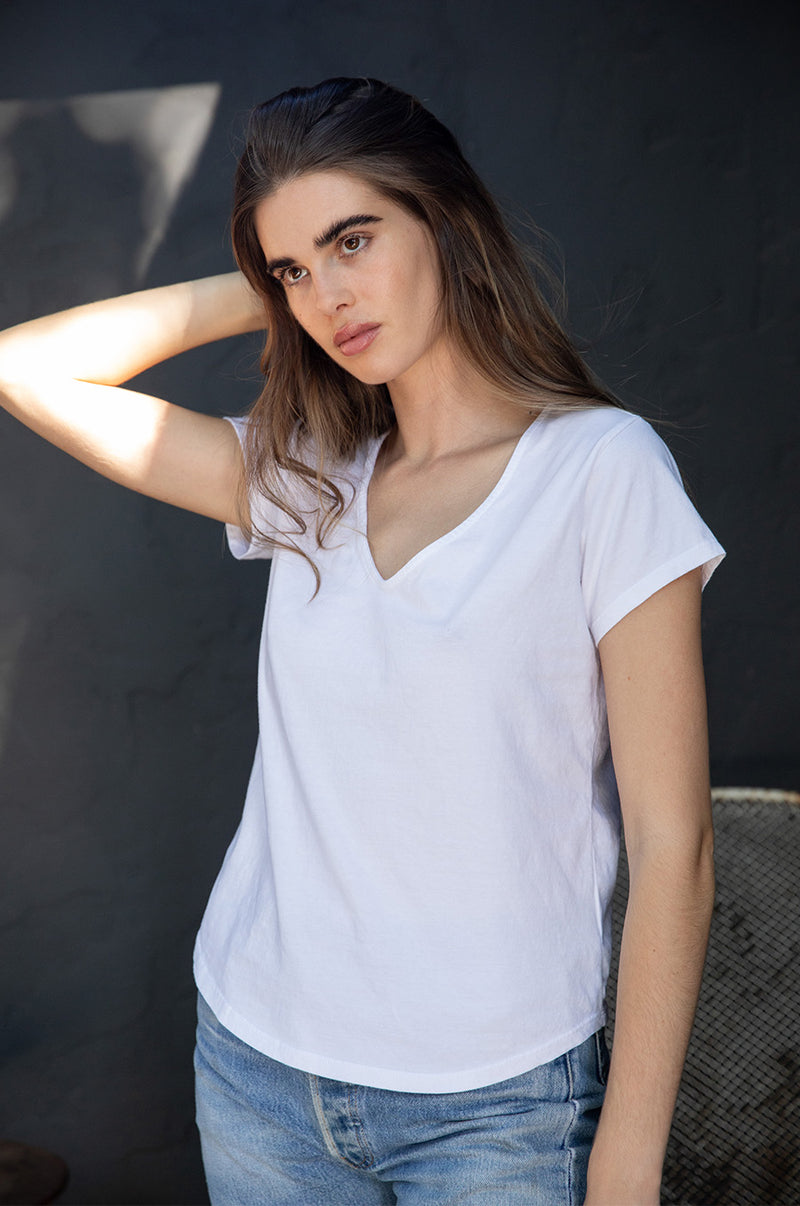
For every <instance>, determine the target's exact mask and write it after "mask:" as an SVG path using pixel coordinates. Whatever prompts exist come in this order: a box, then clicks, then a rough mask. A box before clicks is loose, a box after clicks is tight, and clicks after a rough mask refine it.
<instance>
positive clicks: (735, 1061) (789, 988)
mask: <svg viewBox="0 0 800 1206" xmlns="http://www.w3.org/2000/svg"><path fill="white" fill-rule="evenodd" d="M715 797H716V798H715V801H714V821H715V828H716V866H717V899H716V904H715V907H714V920H713V923H712V928H711V940H710V945H709V954H708V961H707V964H706V973H705V978H704V981H703V989H702V992H701V996H700V1004H699V1008H698V1012H697V1020H696V1023H695V1028H694V1032H693V1035H692V1041H691V1045H690V1049H689V1057H688V1059H687V1063H686V1070H685V1073H684V1077H683V1082H682V1085H681V1091H680V1094H679V1098H678V1105H677V1109H676V1112H675V1120H674V1124H673V1128H672V1134H671V1137H670V1143H669V1148H668V1152H667V1161H666V1167H665V1179H664V1186H663V1190H662V1194H663V1197H662V1200H663V1201H664V1202H667V1203H684V1204H690V1206H723V1204H725V1206H728V1204H729V1206H747V1204H748V1203H763V1204H767V1203H768V1204H769V1206H780V1204H784V1203H785V1204H786V1206H789V1204H791V1206H797V1204H798V1203H800V974H798V968H800V804H798V797H797V796H796V795H792V794H789V793H777V792H773V793H758V792H753V794H752V795H750V796H749V797H748V796H743V795H742V793H741V791H739V792H737V793H735V798H733V797H727V798H726V797H725V796H724V795H721V793H720V792H719V791H718V792H715ZM627 883H628V877H627V867H626V865H625V859H624V855H623V857H622V859H621V860H620V871H619V877H618V880H617V889H616V893H615V896H614V958H613V962H612V969H611V977H610V979H609V1015H610V1018H609V1032H610V1035H611V1037H612V1041H613V1001H614V996H615V993H616V981H617V957H618V951H619V940H620V934H621V929H622V919H623V916H624V910H625V901H626V899H627Z"/></svg>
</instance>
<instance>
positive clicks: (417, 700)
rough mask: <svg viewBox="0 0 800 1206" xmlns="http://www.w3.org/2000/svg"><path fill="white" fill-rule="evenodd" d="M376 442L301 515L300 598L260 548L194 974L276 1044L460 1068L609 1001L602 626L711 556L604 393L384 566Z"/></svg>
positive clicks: (506, 1052) (644, 442)
mask: <svg viewBox="0 0 800 1206" xmlns="http://www.w3.org/2000/svg"><path fill="white" fill-rule="evenodd" d="M379 446H380V441H377V440H376V441H374V442H372V443H371V444H369V445H368V446H367V447H366V448H365V449H364V451H363V454H362V455H361V456H360V457H359V458H358V459H357V461H356V462H355V463H354V464H353V465H352V466H350V467H349V468H348V470H347V471H346V472H344V473H343V475H342V476H343V477H345V478H346V479H347V482H349V483H351V485H352V489H353V491H354V501H353V503H352V506H351V507H350V510H349V511H348V513H347V515H346V516H345V519H344V520H343V521H342V522H341V523H340V524H339V526H338V528H337V529H336V534H335V537H334V539H333V541H332V542H331V547H330V548H329V549H326V550H319V549H316V548H314V547H313V524H312V534H311V535H310V536H309V537H307V538H306V539H307V541H308V543H307V544H306V545H305V546H304V547H307V548H308V551H309V552H310V553H311V554H312V556H313V557H314V559H315V561H316V564H317V566H318V567H319V571H320V575H321V586H320V589H319V592H318V593H317V594H316V596H314V597H312V596H313V592H314V577H313V574H312V572H311V569H310V568H309V566H308V564H307V563H306V562H305V561H304V560H303V559H302V558H301V557H299V556H298V555H297V554H296V553H290V552H283V551H278V552H277V553H276V554H275V556H274V560H273V565H272V571H271V580H270V585H269V592H268V598H267V605H266V613H265V617H264V631H263V637H262V644H261V651H260V662H259V673H258V704H259V718H260V738H259V743H258V748H257V751H256V756H255V763H254V766H253V772H252V778H251V780H250V785H249V789H248V793H247V800H246V804H245V809H244V815H243V818H242V822H241V825H240V827H239V830H238V831H237V833H236V836H235V837H234V840H233V842H232V844H231V846H230V849H229V850H228V853H227V856H226V858H225V862H224V865H223V868H222V871H221V873H220V876H219V878H218V880H217V883H216V885H215V887H214V890H213V893H212V895H211V899H210V902H209V905H208V909H207V911H206V914H205V918H204V920H203V924H202V928H201V931H200V934H199V937H198V941H197V947H196V975H197V982H198V986H199V988H200V991H201V992H202V994H203V996H204V997H205V998H206V1000H207V1001H208V1002H209V1004H210V1005H211V1007H212V1009H213V1010H214V1012H215V1013H216V1014H217V1016H218V1017H219V1019H220V1020H221V1021H222V1022H223V1024H224V1025H225V1026H227V1027H228V1028H229V1029H230V1030H231V1031H233V1033H234V1034H236V1035H238V1036H239V1038H241V1039H243V1040H244V1041H245V1042H246V1043H249V1044H250V1045H251V1046H253V1047H255V1048H257V1049H258V1050H259V1051H262V1052H264V1053H265V1054H267V1055H269V1056H271V1057H272V1058H274V1059H277V1060H281V1061H282V1062H284V1063H287V1064H290V1065H292V1066H294V1067H297V1068H300V1069H303V1070H305V1071H308V1072H312V1073H316V1074H318V1075H321V1076H327V1077H333V1078H334V1079H338V1080H343V1081H348V1082H353V1083H357V1084H366V1085H375V1086H378V1087H381V1088H387V1089H395V1090H406V1091H418V1092H456V1091H461V1090H466V1089H472V1088H477V1087H480V1086H483V1085H487V1084H491V1083H494V1082H496V1081H499V1080H503V1079H506V1078H508V1077H512V1076H516V1075H519V1074H520V1073H522V1072H524V1071H526V1070H528V1069H529V1068H532V1067H534V1066H536V1065H538V1064H541V1063H543V1062H545V1061H547V1060H550V1059H552V1058H554V1057H555V1056H557V1055H559V1054H561V1053H563V1052H564V1051H566V1050H568V1049H569V1048H570V1047H572V1046H574V1045H575V1044H577V1043H579V1042H581V1041H582V1040H583V1039H585V1038H586V1037H588V1036H589V1035H590V1034H591V1033H593V1031H595V1030H596V1029H597V1028H598V1027H599V1026H600V1025H601V1024H602V1023H603V1020H604V989H605V980H606V975H607V972H608V965H609V951H610V930H609V915H608V914H609V898H610V895H611V892H612V888H613V884H614V879H615V872H616V862H617V851H618V833H619V820H618V800H617V794H616V788H615V783H614V777H613V770H612V766H611V762H610V757H609V749H608V732H607V725H606V713H605V703H604V695H603V690H602V683H601V678H600V673H599V662H598V655H597V647H596V646H597V642H598V641H599V640H600V638H601V637H602V636H603V635H604V633H606V632H607V631H608V630H609V629H610V628H611V627H612V626H613V625H614V624H616V623H617V622H618V621H619V620H620V619H621V618H622V617H623V616H624V615H626V613H627V612H629V611H631V610H632V608H634V607H636V606H637V605H638V604H640V603H642V602H643V601H644V600H645V599H646V598H647V597H648V596H650V595H651V594H653V593H654V592H655V591H657V590H659V588H660V587H662V586H664V585H666V584H667V583H668V582H670V581H671V580H673V579H675V578H677V577H679V576H680V575H681V574H684V573H686V572H687V571H689V570H691V569H693V568H695V567H697V566H700V565H702V566H703V567H704V569H703V574H704V580H707V579H708V577H709V576H710V574H711V572H712V570H713V569H714V567H715V566H716V565H717V563H718V562H719V561H720V560H721V559H722V556H723V555H724V554H723V550H722V549H721V547H720V545H719V544H718V543H717V541H716V540H715V539H714V537H713V536H712V535H711V533H710V532H709V531H708V529H707V528H706V526H705V525H704V523H703V522H702V520H701V519H700V518H699V516H698V515H697V513H696V511H695V509H694V507H693V506H692V505H691V503H690V502H689V500H688V499H687V497H686V494H685V492H684V490H683V487H682V485H681V482H680V478H679V475H678V472H677V470H676V467H675V464H674V462H673V460H672V457H671V456H670V454H669V452H668V451H667V449H666V447H665V446H664V444H663V443H662V441H661V440H660V439H659V438H658V437H657V436H656V435H655V433H654V432H653V431H652V429H651V428H650V427H649V426H648V425H647V424H646V423H645V422H644V421H643V420H641V419H639V418H637V417H635V416H632V415H629V414H627V413H626V412H622V411H618V410H614V409H611V408H598V409H592V410H580V411H575V412H572V413H566V414H549V413H545V414H544V415H542V416H540V417H539V418H538V419H537V420H536V421H535V422H534V423H533V424H532V426H531V427H530V428H529V429H528V430H527V431H526V432H525V434H524V435H523V436H522V438H521V439H520V441H519V443H518V445H517V447H516V449H515V451H514V453H513V455H512V457H511V460H510V461H509V463H508V466H507V468H506V470H505V472H504V473H503V476H502V478H501V479H500V481H499V483H498V484H497V486H496V487H495V489H494V490H493V491H492V492H491V494H490V495H489V497H488V498H487V499H486V500H485V502H483V503H482V504H481V506H479V507H478V508H477V510H476V511H475V512H474V513H473V514H472V515H470V516H469V518H468V519H466V520H465V521H464V522H463V523H461V524H459V526H458V527H457V528H455V529H454V530H453V531H451V532H449V533H448V534H447V535H446V536H443V537H442V538H441V539H439V540H437V541H435V542H434V543H433V544H431V545H429V546H428V547H427V548H425V549H423V550H422V551H421V552H420V553H418V554H417V556H415V557H414V558H413V559H412V560H411V561H409V562H408V564H406V565H405V566H404V567H403V568H402V569H401V570H400V571H399V572H398V573H397V574H395V575H394V577H392V578H390V579H389V580H384V579H382V578H381V577H380V575H379V574H378V572H377V570H376V568H375V565H374V563H373V561H372V557H371V555H370V550H369V545H368V542H367V538H366V519H367V511H366V493H367V486H368V483H369V478H370V475H371V473H372V469H373V466H374V464H375V459H376V456H377V453H378V449H379ZM252 501H253V506H254V509H255V513H256V515H257V517H258V518H259V520H260V522H261V524H262V525H263V526H264V527H267V528H269V527H270V526H271V525H275V524H277V525H279V524H280V522H281V515H280V512H278V511H277V510H276V509H275V508H273V507H270V506H266V507H264V506H260V505H259V500H258V499H253V500H252ZM229 540H230V545H231V548H232V550H233V552H234V554H235V556H237V557H256V556H263V555H264V550H263V548H259V547H258V546H254V545H251V544H248V543H247V542H246V541H245V540H244V538H243V536H242V534H241V533H240V532H239V531H238V530H237V529H235V528H234V529H229Z"/></svg>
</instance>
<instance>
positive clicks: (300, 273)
mask: <svg viewBox="0 0 800 1206" xmlns="http://www.w3.org/2000/svg"><path fill="white" fill-rule="evenodd" d="M306 272H307V270H306V269H305V268H300V267H299V266H298V265H297V264H294V265H293V266H292V267H291V268H282V269H281V271H280V272H279V273H278V280H279V281H280V283H281V284H282V285H286V286H290V285H296V284H297V283H298V281H301V280H302V279H303V277H304V276H305V275H306Z"/></svg>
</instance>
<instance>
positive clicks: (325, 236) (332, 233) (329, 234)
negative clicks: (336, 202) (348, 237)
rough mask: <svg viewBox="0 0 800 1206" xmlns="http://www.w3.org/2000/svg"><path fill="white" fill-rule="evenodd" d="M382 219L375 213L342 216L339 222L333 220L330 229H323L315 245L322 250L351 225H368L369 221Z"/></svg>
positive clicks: (380, 220)
mask: <svg viewBox="0 0 800 1206" xmlns="http://www.w3.org/2000/svg"><path fill="white" fill-rule="evenodd" d="M382 221H383V219H382V218H377V217H375V215H374V214H352V215H351V216H350V217H349V218H340V219H339V220H338V221H337V222H331V224H330V226H329V227H328V229H327V230H323V232H322V234H321V235H317V237H316V238H315V239H314V246H315V247H316V248H317V250H318V251H321V250H322V248H323V247H328V246H329V245H330V244H331V243H332V242H333V240H334V239H336V238H338V237H339V235H340V234H341V233H342V231H343V230H347V228H348V227H349V226H366V225H367V223H374V222H382Z"/></svg>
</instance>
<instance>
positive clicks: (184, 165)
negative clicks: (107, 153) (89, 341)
mask: <svg viewBox="0 0 800 1206" xmlns="http://www.w3.org/2000/svg"><path fill="white" fill-rule="evenodd" d="M220 93H221V86H220V85H219V84H217V83H205V84H181V85H178V86H175V87H170V88H137V89H133V90H130V91H126V92H98V93H93V94H91V95H87V96H73V97H67V98H65V99H63V100H55V101H54V100H41V101H39V100H37V101H17V100H14V101H0V221H2V220H3V219H4V218H5V217H7V216H8V215H9V214H10V212H11V210H12V209H13V207H14V204H15V202H16V199H17V194H18V189H19V180H18V172H17V165H16V163H15V161H14V156H13V153H12V151H11V149H10V147H9V145H8V140H9V138H10V136H11V134H12V133H13V132H14V130H15V129H17V127H18V126H19V125H20V123H21V122H23V121H24V120H25V119H26V118H28V117H32V116H43V115H44V116H46V115H47V114H48V113H51V112H54V111H58V110H62V111H63V109H66V110H67V111H68V113H69V114H70V116H71V117H72V120H73V121H74V122H75V125H76V126H77V127H78V129H79V130H80V131H81V133H82V134H83V135H84V136H85V137H86V138H89V139H91V140H92V141H93V142H95V143H100V144H103V143H105V144H107V145H112V144H123V145H127V146H128V147H130V149H131V150H132V151H133V153H134V154H135V156H136V159H137V160H138V162H139V165H140V168H141V192H140V199H139V201H140V207H141V215H142V227H143V231H144V234H143V237H142V239H141V241H140V243H139V246H138V247H137V248H136V250H135V253H134V271H135V279H136V281H137V283H141V281H142V280H143V278H144V276H145V274H146V273H147V270H148V268H149V267H150V264H151V262H152V259H153V256H154V254H155V252H156V251H157V250H158V248H159V246H160V244H161V242H162V241H163V239H164V236H165V234H166V232H167V228H168V226H169V221H170V218H171V216H172V214H173V212H174V209H175V205H176V203H177V201H178V198H179V197H180V195H181V192H182V190H183V189H184V187H185V186H186V184H187V183H188V181H189V180H190V179H191V176H192V173H193V171H194V169H195V167H196V165H197V161H198V159H199V158H200V154H201V152H202V150H203V147H204V146H205V142H206V139H207V138H208V134H209V131H210V129H211V125H212V122H213V120H214V115H215V113H216V110H217V105H218V103H219V98H220Z"/></svg>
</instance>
